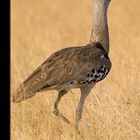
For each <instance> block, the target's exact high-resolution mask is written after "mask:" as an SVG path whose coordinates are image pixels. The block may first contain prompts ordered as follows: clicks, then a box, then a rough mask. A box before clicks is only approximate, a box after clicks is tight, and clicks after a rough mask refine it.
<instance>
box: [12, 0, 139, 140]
mask: <svg viewBox="0 0 140 140" xmlns="http://www.w3.org/2000/svg"><path fill="white" fill-rule="evenodd" d="M92 12H93V9H92V0H69V1H67V0H53V1H52V0H20V1H19V0H12V1H11V94H13V91H14V90H15V89H16V88H17V87H18V86H19V85H20V83H21V82H23V80H25V79H26V78H27V77H28V76H29V75H30V74H31V73H32V71H33V70H35V69H36V68H37V67H38V66H39V65H40V64H41V63H42V62H43V61H44V60H45V59H46V58H47V57H49V56H50V55H51V54H52V53H53V52H55V51H56V50H59V49H62V48H64V47H68V46H77V45H84V44H87V43H88V41H89V38H90V33H91V26H92ZM108 12H109V13H108V23H109V32H110V54H109V56H110V58H111V60H112V64H113V66H112V69H111V72H110V73H109V75H108V76H107V77H106V78H105V79H104V80H103V81H102V82H100V83H98V84H97V85H96V87H95V88H94V89H93V90H92V93H91V94H90V95H89V96H88V98H87V99H86V102H85V106H84V110H83V117H82V120H81V122H80V131H81V132H82V134H83V136H84V138H85V140H140V56H139V55H140V0H119V1H118V0H112V1H111V3H110V6H109V10H108ZM72 92H73V93H68V94H67V95H65V96H64V97H63V98H62V100H61V102H60V111H61V112H62V113H63V114H64V115H65V116H66V117H67V118H69V119H70V120H71V121H72V122H74V119H75V110H76V107H77V103H78V101H79V96H80V94H79V90H78V89H75V90H72ZM56 96H57V92H56V91H48V92H46V93H45V94H43V93H40V94H37V95H36V96H34V97H33V98H30V99H29V100H26V101H24V102H21V103H18V104H13V103H11V140H71V139H72V138H73V128H72V127H71V126H68V125H67V124H65V122H63V121H62V120H60V119H58V118H57V117H55V116H54V115H53V114H52V113H51V106H52V105H53V103H54V101H55V99H56ZM80 139H81V138H80V137H79V140H80Z"/></svg>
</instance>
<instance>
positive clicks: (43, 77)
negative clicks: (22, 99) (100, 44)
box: [19, 45, 103, 95]
mask: <svg viewBox="0 0 140 140" xmlns="http://www.w3.org/2000/svg"><path fill="white" fill-rule="evenodd" d="M102 52H103V50H101V49H97V48H96V47H94V46H90V45H87V46H83V47H71V48H65V49H62V50H60V51H57V52H55V53H54V54H52V55H51V56H50V57H49V58H48V59H47V60H46V61H45V62H44V63H42V65H41V66H39V67H38V68H37V69H36V70H35V71H34V72H33V73H32V74H31V76H29V77H28V78H27V79H26V80H25V81H24V82H23V84H22V85H21V87H19V89H20V90H21V89H22V88H24V91H25V94H31V95H32V94H35V93H36V92H37V91H39V90H40V89H42V88H43V87H45V88H46V87H47V86H48V87H51V86H54V85H58V87H59V85H62V84H65V83H66V82H68V81H71V80H77V81H80V80H81V79H82V78H84V76H85V75H86V74H87V73H88V71H89V70H90V69H92V68H94V67H98V65H100V64H101V62H100V56H101V54H102ZM98 59H99V60H98Z"/></svg>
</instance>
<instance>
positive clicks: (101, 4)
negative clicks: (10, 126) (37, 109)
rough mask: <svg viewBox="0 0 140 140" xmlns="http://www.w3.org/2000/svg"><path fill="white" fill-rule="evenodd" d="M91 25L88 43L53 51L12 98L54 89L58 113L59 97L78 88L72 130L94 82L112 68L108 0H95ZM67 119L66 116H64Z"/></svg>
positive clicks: (14, 100)
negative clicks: (56, 93)
mask: <svg viewBox="0 0 140 140" xmlns="http://www.w3.org/2000/svg"><path fill="white" fill-rule="evenodd" d="M94 2H95V3H94V16H93V17H94V18H93V29H92V34H91V39H90V44H88V45H85V46H80V47H70V48H64V49H62V50H60V51H57V52H55V53H53V54H52V55H51V56H50V57H49V58H48V59H47V60H46V61H45V62H44V63H42V64H41V65H40V66H39V67H38V68H37V69H36V70H35V71H34V72H33V73H32V74H31V75H30V76H29V77H28V78H27V79H26V80H25V81H24V82H23V83H22V84H21V86H19V88H18V89H17V90H16V92H15V94H14V95H13V96H12V101H13V102H20V101H23V100H25V99H28V98H30V97H32V96H34V95H35V94H36V93H37V92H41V91H46V90H57V91H58V92H59V93H58V97H57V99H56V101H55V103H54V106H53V113H54V114H55V115H57V116H60V113H59V110H58V104H59V102H60V100H61V97H62V96H64V95H65V94H66V93H67V92H68V91H70V90H71V89H72V88H80V90H81V97H80V101H79V103H78V107H77V110H76V121H75V128H76V129H75V130H77V129H78V123H79V120H80V119H81V117H82V110H83V105H84V102H85V99H86V97H87V96H88V95H89V93H90V92H91V89H92V88H93V86H94V85H95V84H96V83H97V82H99V81H101V80H103V79H104V78H105V77H106V75H107V74H108V73H109V71H110V69H111V61H110V59H109V57H108V53H109V35H108V24H107V8H108V5H109V3H110V0H94ZM65 120H66V119H65Z"/></svg>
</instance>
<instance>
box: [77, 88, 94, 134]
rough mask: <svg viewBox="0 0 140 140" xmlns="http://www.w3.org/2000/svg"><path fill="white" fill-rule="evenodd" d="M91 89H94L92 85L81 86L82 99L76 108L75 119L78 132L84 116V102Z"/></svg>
mask: <svg viewBox="0 0 140 140" xmlns="http://www.w3.org/2000/svg"><path fill="white" fill-rule="evenodd" d="M91 89H92V86H86V87H82V88H80V90H81V97H80V101H79V103H78V106H77V109H76V120H75V131H77V132H78V133H79V130H78V124H79V121H80V119H81V118H82V111H83V106H84V102H85V99H86V97H87V96H88V95H89V93H90V91H91Z"/></svg>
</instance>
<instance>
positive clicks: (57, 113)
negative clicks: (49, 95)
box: [52, 90, 72, 125]
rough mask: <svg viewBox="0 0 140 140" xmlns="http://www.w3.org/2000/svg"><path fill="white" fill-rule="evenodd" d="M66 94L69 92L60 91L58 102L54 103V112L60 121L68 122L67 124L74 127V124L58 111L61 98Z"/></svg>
mask: <svg viewBox="0 0 140 140" xmlns="http://www.w3.org/2000/svg"><path fill="white" fill-rule="evenodd" d="M66 93H67V91H65V90H62V91H59V93H58V96H57V98H56V100H55V102H54V105H53V109H52V112H53V114H55V115H56V116H57V117H59V118H60V119H62V120H63V121H64V122H66V123H67V124H69V125H72V123H71V122H70V121H69V120H68V119H67V118H66V117H65V116H64V115H63V114H61V113H60V112H59V110H58V104H59V102H60V100H61V97H62V96H64V95H65V94H66Z"/></svg>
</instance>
